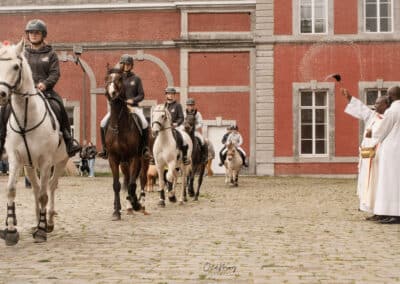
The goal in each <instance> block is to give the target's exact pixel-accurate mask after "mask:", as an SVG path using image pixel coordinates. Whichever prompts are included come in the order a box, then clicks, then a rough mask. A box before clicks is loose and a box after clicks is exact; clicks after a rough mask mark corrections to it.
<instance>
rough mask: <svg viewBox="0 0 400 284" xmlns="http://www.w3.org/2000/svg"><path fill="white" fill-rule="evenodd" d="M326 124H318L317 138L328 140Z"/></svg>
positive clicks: (316, 129) (316, 127) (316, 128)
mask: <svg viewBox="0 0 400 284" xmlns="http://www.w3.org/2000/svg"><path fill="white" fill-rule="evenodd" d="M325 128H326V127H325V124H317V125H316V126H315V138H317V139H326V137H325Z"/></svg>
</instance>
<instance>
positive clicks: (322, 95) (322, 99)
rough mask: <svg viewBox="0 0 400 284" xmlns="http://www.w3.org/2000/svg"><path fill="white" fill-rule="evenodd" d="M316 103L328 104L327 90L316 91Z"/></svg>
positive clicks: (317, 104)
mask: <svg viewBox="0 0 400 284" xmlns="http://www.w3.org/2000/svg"><path fill="white" fill-rule="evenodd" d="M315 105H316V106H326V92H316V93H315Z"/></svg>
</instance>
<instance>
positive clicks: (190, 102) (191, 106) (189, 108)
mask: <svg viewBox="0 0 400 284" xmlns="http://www.w3.org/2000/svg"><path fill="white" fill-rule="evenodd" d="M186 113H187V114H195V121H196V122H195V126H194V128H195V132H194V135H195V137H196V138H197V139H198V140H199V141H200V146H201V153H202V157H203V162H207V159H208V146H207V144H206V143H205V141H204V138H203V135H201V133H200V132H201V130H202V127H203V117H202V115H201V113H200V112H199V111H198V110H197V108H196V102H195V100H194V99H192V98H188V99H187V100H186Z"/></svg>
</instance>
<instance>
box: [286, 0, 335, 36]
mask: <svg viewBox="0 0 400 284" xmlns="http://www.w3.org/2000/svg"><path fill="white" fill-rule="evenodd" d="M300 1H301V0H292V7H293V8H292V19H293V22H292V30H293V35H297V36H313V37H315V36H326V35H333V34H334V3H333V2H334V1H333V0H326V2H327V11H326V15H327V23H326V24H327V29H326V32H325V33H301V31H300V29H301V23H300V21H301V16H300V13H301V11H300Z"/></svg>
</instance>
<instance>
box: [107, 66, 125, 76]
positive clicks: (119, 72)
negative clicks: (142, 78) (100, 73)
mask: <svg viewBox="0 0 400 284" xmlns="http://www.w3.org/2000/svg"><path fill="white" fill-rule="evenodd" d="M114 73H117V74H122V70H121V69H120V68H115V67H114V68H110V69H107V75H110V74H114Z"/></svg>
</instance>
